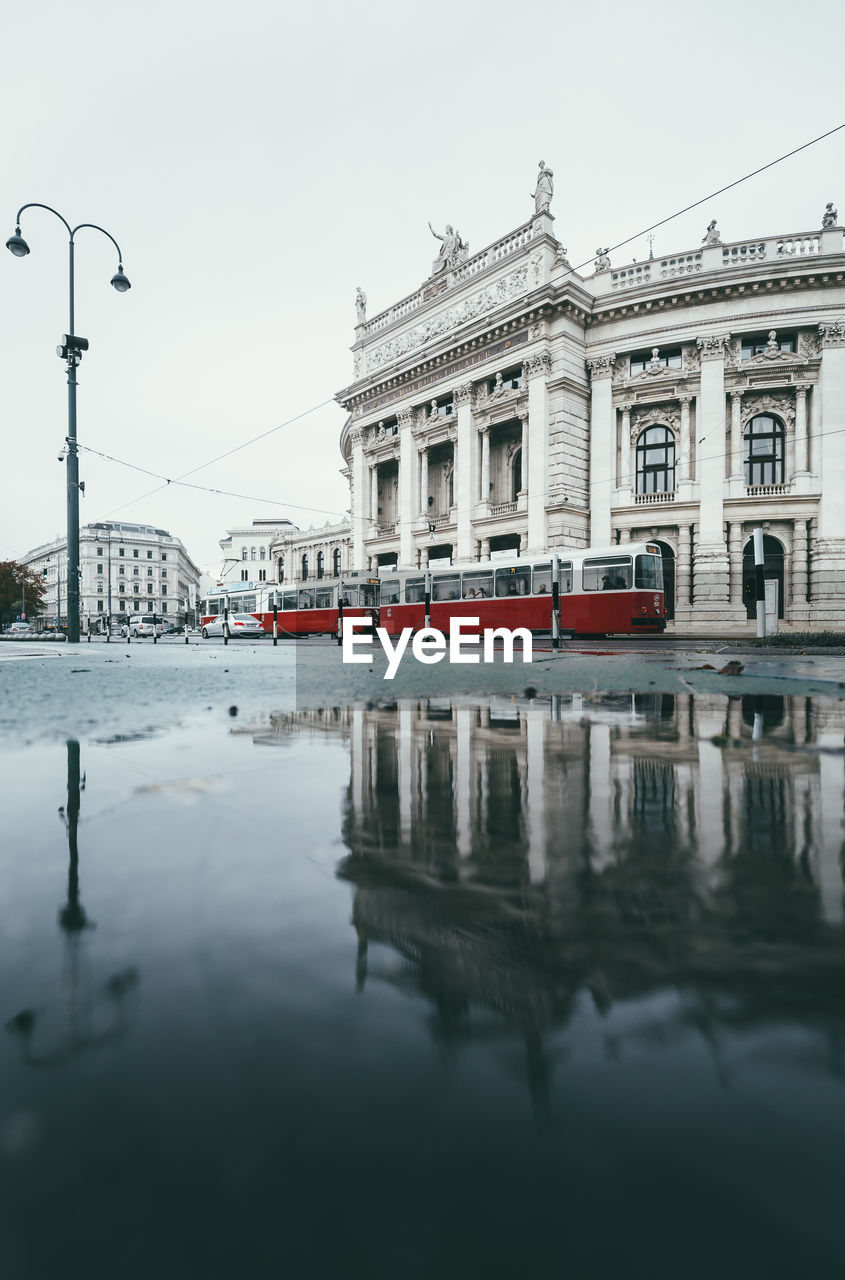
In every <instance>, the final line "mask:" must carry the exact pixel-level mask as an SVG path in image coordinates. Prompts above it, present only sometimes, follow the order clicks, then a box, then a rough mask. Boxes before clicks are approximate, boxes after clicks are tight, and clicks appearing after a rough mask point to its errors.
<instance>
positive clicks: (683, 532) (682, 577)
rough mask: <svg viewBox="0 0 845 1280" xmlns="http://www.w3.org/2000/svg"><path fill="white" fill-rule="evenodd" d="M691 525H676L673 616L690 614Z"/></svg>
mask: <svg viewBox="0 0 845 1280" xmlns="http://www.w3.org/2000/svg"><path fill="white" fill-rule="evenodd" d="M691 546H692V525H691V524H679V525H678V555H677V561H676V565H675V571H676V575H677V581H676V584H675V616H676V617H678V616H680V615H681V614H682V613H683V612H684V611H686V613H687V615H688V614H689V612H690V600H689V596H690V575H691V571H692V555H691Z"/></svg>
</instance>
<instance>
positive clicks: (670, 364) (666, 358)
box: [631, 347, 683, 378]
mask: <svg viewBox="0 0 845 1280" xmlns="http://www.w3.org/2000/svg"><path fill="white" fill-rule="evenodd" d="M682 364H683V357H682V355H681V349H680V347H678V348H677V349H675V350H672V351H660V350H658V352H657V355H656V356H655V355H654V354H653V352H651V351H649V353H648V355H646V354H645V353H644V352H642V353H639V354H637V355H634V356H631V377H632V378H633V377H635V376H636V375H637V374H638V373H642V372H643V371H644V370H645V369H648V368H652V369H656V368H657V367H658V365H659V366H660V367H661V368H663V369H680V368H681V366H682Z"/></svg>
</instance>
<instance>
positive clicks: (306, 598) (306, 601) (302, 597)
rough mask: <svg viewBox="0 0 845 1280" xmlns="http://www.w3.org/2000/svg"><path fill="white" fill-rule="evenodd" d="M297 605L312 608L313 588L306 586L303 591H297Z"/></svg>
mask: <svg viewBox="0 0 845 1280" xmlns="http://www.w3.org/2000/svg"><path fill="white" fill-rule="evenodd" d="M297 607H298V608H300V609H313V608H314V588H313V587H306V588H305V589H304V590H303V591H298V592H297Z"/></svg>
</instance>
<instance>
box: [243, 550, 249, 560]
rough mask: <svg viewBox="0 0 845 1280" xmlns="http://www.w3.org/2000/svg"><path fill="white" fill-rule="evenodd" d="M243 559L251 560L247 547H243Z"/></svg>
mask: <svg viewBox="0 0 845 1280" xmlns="http://www.w3.org/2000/svg"><path fill="white" fill-rule="evenodd" d="M241 559H242V560H248V559H249V552H248V551H247V549H246V547H241Z"/></svg>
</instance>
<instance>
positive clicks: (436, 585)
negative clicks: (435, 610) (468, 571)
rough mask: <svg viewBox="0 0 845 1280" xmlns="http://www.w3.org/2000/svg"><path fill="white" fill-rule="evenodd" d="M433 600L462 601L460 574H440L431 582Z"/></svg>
mask: <svg viewBox="0 0 845 1280" xmlns="http://www.w3.org/2000/svg"><path fill="white" fill-rule="evenodd" d="M431 598H432V600H460V598H461V575H460V574H459V573H438V574H437V575H436V576H435V577H433V578H432V580H431Z"/></svg>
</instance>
